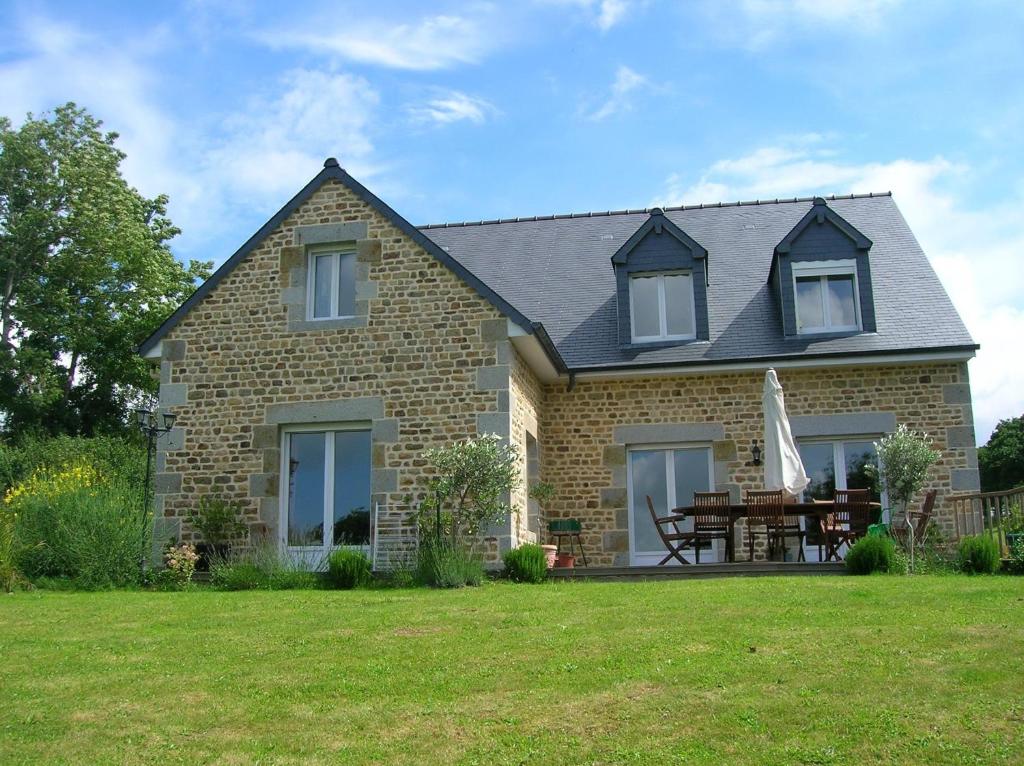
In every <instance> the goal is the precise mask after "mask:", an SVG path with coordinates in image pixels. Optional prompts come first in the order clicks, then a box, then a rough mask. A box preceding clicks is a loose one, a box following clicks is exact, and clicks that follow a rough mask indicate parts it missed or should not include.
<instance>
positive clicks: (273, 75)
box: [0, 0, 1024, 441]
mask: <svg viewBox="0 0 1024 766" xmlns="http://www.w3.org/2000/svg"><path fill="white" fill-rule="evenodd" d="M0 5H2V7H3V10H4V16H5V23H4V25H3V28H2V29H0V114H5V115H8V116H10V117H11V118H12V119H14V120H15V122H18V121H19V120H20V119H21V118H22V117H23V115H24V114H25V113H26V112H28V111H33V112H39V111H42V110H44V109H47V108H49V107H52V106H54V105H56V104H58V103H61V102H63V101H66V100H74V101H77V102H78V103H79V104H81V105H83V106H85V107H87V108H88V109H90V111H92V112H93V113H94V114H95V115H96V116H98V117H100V118H101V119H103V120H104V121H105V123H106V125H107V127H109V128H110V129H113V130H117V131H118V132H119V133H120V134H121V147H122V148H123V149H124V150H125V151H126V152H127V153H128V159H127V161H126V163H125V173H126V175H127V176H128V178H129V180H130V181H131V182H132V183H133V184H135V185H136V186H138V187H139V189H140V190H142V191H143V192H144V193H146V194H149V195H154V194H156V193H160V192H164V193H167V194H169V195H170V197H171V213H172V217H173V219H174V220H175V222H176V223H177V224H178V225H179V226H181V227H182V229H183V233H182V235H181V237H180V238H178V240H176V242H175V244H174V248H175V252H176V254H177V255H178V256H180V257H182V258H190V257H195V258H202V259H209V260H213V261H215V262H218V263H219V262H220V261H222V260H224V259H225V258H226V257H227V256H228V255H230V254H231V252H233V251H234V250H235V249H236V248H237V247H238V246H239V245H240V244H241V243H242V242H243V241H244V240H245V239H246V238H248V236H249V235H250V234H251V233H252V232H253V231H254V230H255V229H256V228H257V227H258V226H260V225H261V224H262V223H263V221H265V220H266V219H267V218H269V217H270V216H271V215H272V214H273V213H274V212H275V211H276V210H277V208H279V207H280V206H281V205H282V204H283V203H284V202H285V201H286V200H287V199H288V198H289V197H290V196H291V195H292V194H293V193H294V192H295V191H297V190H298V188H300V187H301V186H302V184H304V183H305V182H306V181H307V180H308V179H309V178H310V177H312V176H313V175H314V174H315V173H316V172H317V171H318V170H319V168H320V166H321V163H322V161H323V158H324V157H326V156H336V157H337V158H338V159H339V161H340V162H341V164H342V165H343V166H344V167H345V168H346V169H348V170H349V171H350V172H351V173H352V174H353V175H355V176H356V177H357V178H359V179H360V180H361V181H363V182H364V183H365V184H367V185H368V186H369V187H370V188H371V189H372V190H374V191H375V192H376V193H377V194H378V195H379V196H381V197H383V198H384V199H385V200H386V201H387V202H388V203H389V204H391V205H392V206H393V207H394V208H396V209H397V210H398V211H399V212H400V213H402V214H403V215H404V216H405V217H407V218H408V219H409V220H411V221H412V222H413V223H417V224H424V223H434V222H440V221H456V220H465V219H472V220H476V219H481V218H496V217H508V216H517V215H535V214H547V213H558V212H571V211H582V210H607V209H618V208H625V207H644V206H648V205H651V204H654V203H667V204H678V203H681V202H686V203H695V202H715V201H719V200H736V199H752V198H774V197H780V196H793V195H805V194H814V193H823V194H829V193H849V192H866V191H889V190H892V191H893V192H894V194H895V195H896V201H897V203H898V204H899V206H900V208H901V209H902V210H903V212H904V215H905V216H906V217H907V219H908V220H909V222H910V224H911V226H912V227H913V228H914V230H915V232H916V234H917V235H918V238H919V239H920V240H921V242H922V244H923V245H924V247H925V250H926V252H927V253H928V254H929V256H930V258H931V259H932V263H933V264H934V266H935V268H936V269H937V271H938V272H939V274H940V276H941V277H942V279H943V281H944V283H945V284H946V287H947V289H948V290H949V292H950V294H951V295H952V296H953V299H954V301H955V302H956V304H957V307H958V308H959V310H960V312H961V314H962V315H963V316H964V319H965V320H966V322H967V324H968V327H969V328H970V329H971V331H972V333H973V334H974V336H975V338H976V339H977V340H978V341H979V342H981V343H982V344H983V346H984V348H983V350H982V352H981V353H980V354H979V357H978V358H977V359H976V360H975V361H973V362H972V363H971V374H972V382H973V385H974V394H975V417H976V420H977V426H978V431H979V433H978V436H979V439H980V440H982V441H984V439H985V438H986V437H987V435H988V433H989V431H990V430H991V428H992V427H993V426H994V425H995V422H996V421H997V420H998V419H999V418H1001V417H1010V416H1015V415H1020V414H1021V413H1022V412H1024V384H1022V383H1021V381H1022V380H1024V355H1022V354H1020V352H1019V351H1017V349H1019V348H1020V338H1021V337H1022V336H1024V266H1022V262H1021V255H1020V254H1021V252H1022V249H1024V218H1022V216H1021V214H1020V210H1021V209H1022V206H1024V205H1022V203H1024V181H1022V180H1021V179H1022V178H1024V175H1022V170H1024V152H1022V151H1021V149H1022V141H1021V135H1022V134H1024V45H1022V44H1021V42H1022V40H1024V4H1021V3H1019V2H1018V3H1012V2H1007V3H996V2H986V3H971V4H965V3H955V2H942V1H941V0H933V1H930V2H900V1H899V0H860V1H859V2H854V1H850V0H832V1H831V2H824V1H822V0H745V1H738V2H725V1H724V0H720V1H719V2H706V3H705V2H699V1H697V0H695V1H694V2H687V3H657V2H639V1H638V2H631V1H630V0H536V1H535V2H529V1H528V0H521V1H520V2H515V3H489V2H471V3H431V4H428V3H425V2H416V3H397V2H395V3H389V2H377V3H369V2H366V3H364V2H347V3H342V2H329V3H322V4H320V5H319V6H318V5H317V4H316V3H303V4H280V3H275V4H270V3H267V4H247V3H238V2H221V3H213V2H189V3H182V4H180V5H176V6H175V5H172V4H170V3H151V4H146V5H142V4H138V3H134V2H124V3H114V2H110V3H90V4H88V5H87V4H84V3H57V2H49V3H48V2H32V3H18V2H13V3H12V2H0ZM300 5H301V7H299V6H300ZM1011 349H1013V350H1014V353H1012V354H1011V353H1010V350H1011Z"/></svg>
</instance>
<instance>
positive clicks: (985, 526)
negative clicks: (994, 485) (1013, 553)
mask: <svg viewBox="0 0 1024 766" xmlns="http://www.w3.org/2000/svg"><path fill="white" fill-rule="evenodd" d="M949 499H950V501H951V502H952V504H953V523H954V529H955V530H956V537H957V539H959V538H961V537H963V536H965V535H980V534H983V533H985V532H992V533H995V534H996V535H998V537H999V543H1000V545H1005V544H1006V539H1005V537H1004V535H1005V534H1006V532H1007V531H1008V529H1009V528H1010V524H1011V520H1015V521H1017V523H1019V519H1020V517H1021V514H1024V487H1017V488H1016V489H1008V490H1005V491H1003V492H976V493H974V494H970V495H953V496H951V497H950V498H949Z"/></svg>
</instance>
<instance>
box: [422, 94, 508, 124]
mask: <svg viewBox="0 0 1024 766" xmlns="http://www.w3.org/2000/svg"><path fill="white" fill-rule="evenodd" d="M407 111H408V112H409V115H410V117H412V119H413V121H415V122H424V123H433V124H435V125H448V124H450V123H453V122H461V121H462V120H466V121H468V122H472V123H475V124H477V125H481V124H483V123H484V122H486V121H487V119H488V118H490V117H492V116H494V115H496V114H497V113H498V110H497V108H496V107H495V106H494V105H493V104H492V103H490V102H489V101H487V100H485V99H482V98H479V97H477V96H470V95H468V94H466V93H463V92H462V91H458V90H450V91H441V92H438V93H437V95H435V96H434V97H433V98H431V99H429V100H427V101H426V102H424V103H421V104H413V105H412V106H409V107H408V108H407Z"/></svg>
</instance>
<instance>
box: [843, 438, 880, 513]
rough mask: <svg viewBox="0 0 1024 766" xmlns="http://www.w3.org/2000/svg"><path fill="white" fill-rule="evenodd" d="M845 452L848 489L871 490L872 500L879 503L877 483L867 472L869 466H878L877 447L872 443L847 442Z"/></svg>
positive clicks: (844, 447) (844, 445)
mask: <svg viewBox="0 0 1024 766" xmlns="http://www.w3.org/2000/svg"><path fill="white" fill-rule="evenodd" d="M843 452H844V454H845V457H846V488H847V489H869V490H871V499H872V500H873V501H874V502H876V503H877V502H878V500H879V497H878V492H877V491H876V489H875V482H874V481H873V480H872V478H871V475H870V474H869V473H868V471H867V466H869V465H872V466H877V465H878V453H876V452H875V445H874V444H872V443H871V442H845V443H844V444H843Z"/></svg>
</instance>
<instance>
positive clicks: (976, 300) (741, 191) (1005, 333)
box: [653, 136, 1024, 443]
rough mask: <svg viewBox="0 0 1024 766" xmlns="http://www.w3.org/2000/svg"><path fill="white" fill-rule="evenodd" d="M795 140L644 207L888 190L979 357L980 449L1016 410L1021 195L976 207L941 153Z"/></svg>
mask: <svg viewBox="0 0 1024 766" xmlns="http://www.w3.org/2000/svg"><path fill="white" fill-rule="evenodd" d="M824 145H825V143H824V142H823V141H822V137H820V136H804V137H798V138H795V139H791V140H789V141H785V142H782V143H780V144H779V145H776V146H765V147H761V148H759V149H757V150H755V151H752V152H750V153H749V154H747V155H745V156H742V157H737V158H731V159H723V160H720V161H718V162H716V163H714V164H713V165H711V166H710V167H709V168H708V169H707V171H705V172H704V173H703V174H702V175H701V176H700V177H699V178H698V179H696V180H694V181H693V182H687V181H686V180H685V179H683V178H682V177H681V176H679V175H672V176H670V177H669V178H668V179H667V181H666V188H665V191H664V192H663V194H662V195H660V197H659V198H658V199H657V200H655V201H654V203H653V204H661V205H675V204H681V203H684V202H685V203H696V202H715V201H720V200H721V201H734V200H741V199H743V200H746V199H757V198H760V199H766V198H767V199H774V198H776V197H792V196H805V195H811V194H830V193H851V192H852V193H863V192H871V191H875V192H878V191H889V190H891V191H892V192H893V194H894V196H895V199H896V202H897V204H898V205H899V206H900V210H901V211H902V212H903V214H904V216H905V217H906V218H907V222H908V223H909V224H910V226H911V228H912V229H913V231H914V233H915V234H916V235H917V238H918V240H919V241H920V242H921V246H922V247H923V248H924V251H925V252H926V253H927V254H928V256H929V259H930V260H931V262H932V265H933V266H934V267H935V270H936V272H938V274H939V277H940V279H941V280H942V282H943V284H944V285H945V287H946V290H947V291H948V292H949V294H950V297H951V298H952V299H953V303H954V304H955V305H956V307H957V310H958V311H959V312H960V315H961V316H962V317H963V319H964V322H965V323H966V324H967V327H968V329H969V330H970V332H971V334H972V336H973V337H974V339H975V341H977V342H978V343H980V344H981V346H982V348H981V351H980V352H979V353H978V356H977V358H975V359H974V360H973V361H972V362H971V376H972V380H971V382H972V392H973V395H974V405H975V406H974V418H975V424H976V427H977V437H978V439H979V441H980V442H981V443H984V442H985V440H987V438H988V436H989V433H990V432H991V430H992V428H993V427H994V426H995V424H996V422H997V421H998V420H999V419H1001V418H1006V417H1015V416H1017V415H1020V414H1022V413H1024V386H1021V384H1020V381H1021V380H1024V355H1021V354H1019V353H1017V351H1016V349H1018V348H1019V347H1020V339H1021V338H1022V337H1024V269H1022V268H1020V266H1019V262H1020V257H1021V255H1020V254H1021V253H1022V252H1024V220H1022V219H1021V218H1020V216H1019V214H1018V211H1019V210H1020V208H1021V206H1022V205H1024V197H1018V198H1015V199H1009V200H1007V201H1005V202H1003V203H1001V204H999V205H995V206H993V207H990V208H987V209H977V208H976V207H974V206H973V205H972V203H971V201H970V200H969V199H968V198H967V197H966V195H965V194H964V193H963V191H962V190H963V189H964V188H965V187H966V186H967V185H968V181H969V180H970V178H971V176H972V169H971V168H970V167H968V166H965V165H962V164H957V163H953V162H950V161H948V160H946V159H945V158H943V157H934V158H932V159H930V160H923V161H920V160H909V159H898V160H893V161H891V162H872V163H865V164H856V163H849V162H843V161H841V160H839V159H837V158H836V157H835V156H833V155H832V154H831V153H830V152H828V151H827V150H826V149H825V148H823V147H824Z"/></svg>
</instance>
